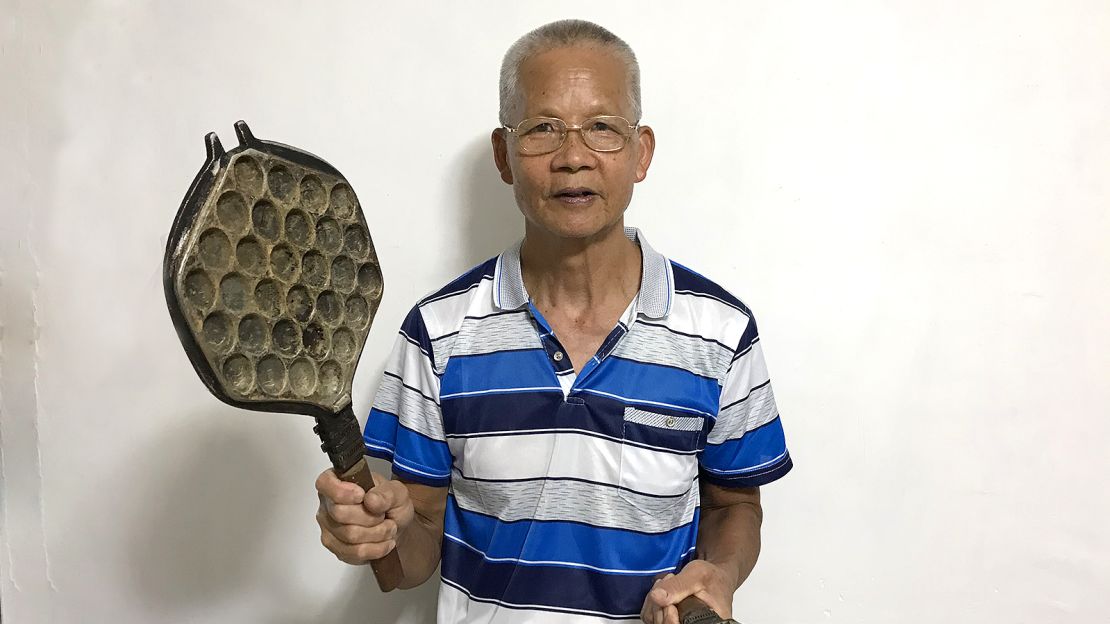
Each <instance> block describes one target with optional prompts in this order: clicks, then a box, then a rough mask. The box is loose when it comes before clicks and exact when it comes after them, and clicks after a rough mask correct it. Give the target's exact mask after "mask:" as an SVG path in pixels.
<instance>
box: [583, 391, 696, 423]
mask: <svg viewBox="0 0 1110 624" xmlns="http://www.w3.org/2000/svg"><path fill="white" fill-rule="evenodd" d="M578 391H579V392H588V393H589V394H597V395H601V396H606V397H609V398H611V399H618V400H620V401H624V402H625V403H631V404H633V405H654V406H656V407H669V408H671V409H676V410H679V411H682V412H690V413H692V414H701V415H702V416H708V417H709V418H712V417H713V414H710V413H708V412H703V411H701V410H697V409H694V408H692V407H685V406H683V405H671V404H670V403H660V402H659V401H644V400H642V399H630V398H628V397H623V396H620V395H619V394H611V393H609V392H602V391H601V390H593V389H591V388H579V390H578Z"/></svg>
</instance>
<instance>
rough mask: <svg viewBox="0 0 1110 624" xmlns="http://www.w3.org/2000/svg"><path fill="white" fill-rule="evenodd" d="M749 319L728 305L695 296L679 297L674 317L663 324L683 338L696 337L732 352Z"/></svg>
mask: <svg viewBox="0 0 1110 624" xmlns="http://www.w3.org/2000/svg"><path fill="white" fill-rule="evenodd" d="M748 322H749V318H748V317H747V316H746V315H745V314H743V313H742V312H739V311H737V310H736V308H734V307H732V306H729V305H728V304H726V303H723V302H720V301H719V300H714V299H704V298H702V297H698V296H696V295H690V294H682V293H676V294H675V298H674V302H673V303H672V304H671V313H670V314H668V315H667V318H666V319H665V320H663V321H662V323H663V324H665V325H666V326H667V327H670V328H671V329H673V330H675V331H679V332H682V333H684V334H696V335H698V336H704V337H706V338H710V339H712V340H716V341H717V342H719V343H721V344H725V345H728V346H729V349H733V348H735V347H736V345H737V344H739V343H740V337H741V336H743V335H744V329H745V328H747V326H748Z"/></svg>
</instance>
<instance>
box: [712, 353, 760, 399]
mask: <svg viewBox="0 0 1110 624" xmlns="http://www.w3.org/2000/svg"><path fill="white" fill-rule="evenodd" d="M768 379H770V373H768V372H767V362H766V361H764V359H763V346H762V345H761V343H758V342H757V343H755V345H753V346H752V349H751V351H748V353H747V355H745V356H744V357H742V358H740V359H739V360H736V361H735V362H733V363H732V369H731V370H729V372H728V375H727V376H726V377H725V383H724V385H723V386H721V399H720V404H721V406H726V405H731V404H733V403H735V402H737V401H739V400H740V399H742V398H744V397H746V396H748V395H749V394H750V393H751V391H752V388H754V387H756V386H758V385H760V384H762V383H764V382H766V381H767V380H768Z"/></svg>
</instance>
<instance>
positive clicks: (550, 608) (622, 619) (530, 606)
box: [440, 577, 640, 622]
mask: <svg viewBox="0 0 1110 624" xmlns="http://www.w3.org/2000/svg"><path fill="white" fill-rule="evenodd" d="M440 581H442V582H443V583H444V584H445V585H450V586H451V587H454V588H455V589H457V590H459V591H460V592H462V593H463V594H465V595H466V597H467V599H468V600H470V601H472V602H480V603H483V604H492V605H497V606H499V607H503V608H505V609H513V610H516V611H525V612H531V611H544V612H547V613H570V614H574V615H588V616H593V617H600V618H605V619H606V620H612V621H614V622H629V621H637V622H638V621H639V620H640V616H639V614H636V615H626V616H611V615H606V614H604V613H589V612H586V611H575V610H574V609H561V608H559V607H553V606H540V605H534V604H528V605H516V604H508V603H505V602H501V601H500V600H494V599H492V598H481V597H478V596H475V595H474V594H472V593H470V591H469V590H468V589H466V588H465V587H463V586H462V585H459V584H458V583H456V582H454V581H452V580H450V579H446V578H442V577H441V578H440Z"/></svg>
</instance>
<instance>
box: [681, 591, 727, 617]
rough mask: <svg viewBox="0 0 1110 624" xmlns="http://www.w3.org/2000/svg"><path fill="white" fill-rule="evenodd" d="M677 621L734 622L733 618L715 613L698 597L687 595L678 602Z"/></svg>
mask: <svg viewBox="0 0 1110 624" xmlns="http://www.w3.org/2000/svg"><path fill="white" fill-rule="evenodd" d="M678 621H679V624H720V623H722V622H734V621H735V620H725V619H722V618H721V616H719V615H717V612H716V611H714V610H713V609H710V608H709V605H707V604H705V603H704V602H702V601H701V599H700V598H695V597H693V596H687V597H686V598H684V599H683V600H682V602H680V603H678Z"/></svg>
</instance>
